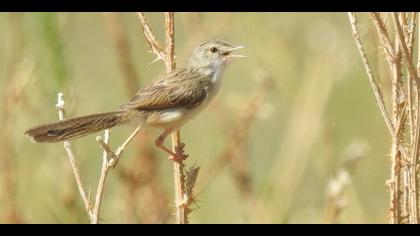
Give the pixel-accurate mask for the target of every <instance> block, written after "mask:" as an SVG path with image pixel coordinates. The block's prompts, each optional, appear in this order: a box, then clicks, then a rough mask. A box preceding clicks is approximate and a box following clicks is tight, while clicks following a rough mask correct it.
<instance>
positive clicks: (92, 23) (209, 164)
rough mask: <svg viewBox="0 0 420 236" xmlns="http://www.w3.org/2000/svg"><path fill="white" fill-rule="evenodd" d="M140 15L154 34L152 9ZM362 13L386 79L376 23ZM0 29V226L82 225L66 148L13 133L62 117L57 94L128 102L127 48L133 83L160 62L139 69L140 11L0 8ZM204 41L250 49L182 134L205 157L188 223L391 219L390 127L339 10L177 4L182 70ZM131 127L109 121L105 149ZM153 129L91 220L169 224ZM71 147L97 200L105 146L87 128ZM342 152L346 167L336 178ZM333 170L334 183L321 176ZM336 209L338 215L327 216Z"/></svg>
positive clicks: (168, 191)
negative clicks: (192, 8) (190, 9)
mask: <svg viewBox="0 0 420 236" xmlns="http://www.w3.org/2000/svg"><path fill="white" fill-rule="evenodd" d="M145 15H146V17H147V18H148V20H149V23H150V25H151V27H152V29H153V31H154V33H155V34H156V35H157V36H158V38H159V39H160V41H161V42H164V28H163V25H164V16H163V13H146V14H145ZM360 17H361V25H360V27H361V31H362V37H363V39H364V41H366V46H367V49H368V54H369V55H370V56H371V57H372V59H371V60H372V63H373V66H374V68H376V69H377V71H378V72H379V73H383V72H382V71H383V68H381V67H378V66H377V65H376V64H377V62H376V61H377V59H378V57H379V56H381V52H380V49H378V48H377V47H376V46H375V44H374V42H375V40H376V39H375V38H372V37H371V35H374V34H371V35H369V34H368V33H369V32H370V31H372V25H371V24H370V22H368V21H364V19H366V16H365V15H363V14H360ZM0 32H1V35H2V37H0V96H1V98H2V100H1V101H0V102H1V103H0V115H1V116H0V128H1V132H2V135H1V136H0V138H1V140H0V144H1V146H0V148H1V149H0V160H1V161H0V164H1V166H0V199H1V200H0V201H1V202H2V204H1V205H0V222H1V223H6V222H10V223H18V222H25V223H88V222H89V221H88V218H87V216H86V213H85V211H84V208H83V204H82V201H81V200H80V197H79V194H78V191H77V188H76V184H75V181H74V178H73V176H72V172H71V169H70V165H69V162H68V160H67V157H66V153H65V151H64V148H63V145H62V144H61V143H55V144H34V143H31V142H30V141H29V139H28V138H26V137H25V136H24V135H23V133H24V131H25V129H27V128H30V127H32V126H34V125H38V124H40V123H44V122H50V121H55V120H57V116H58V115H57V111H56V109H55V103H56V100H57V93H58V92H64V99H65V101H66V116H67V117H72V116H76V115H85V114H89V113H94V112H102V111H110V110H113V109H115V108H117V107H118V106H120V105H121V104H123V103H125V102H126V101H127V100H128V99H129V98H130V97H131V96H132V95H133V94H132V91H133V90H134V91H135V89H134V88H133V86H128V87H127V86H126V81H127V73H125V72H124V71H125V69H124V67H122V66H121V65H122V64H121V60H122V58H124V57H125V59H126V60H128V62H129V63H131V64H132V65H133V66H134V70H135V72H134V73H135V74H134V75H129V76H132V78H135V80H136V81H137V83H138V85H139V86H142V85H144V84H145V83H147V82H148V81H150V80H152V79H153V78H155V77H156V76H158V75H160V74H163V73H164V71H165V68H164V65H163V63H161V62H156V63H154V64H151V65H149V64H150V63H151V62H152V61H153V60H154V58H155V56H154V55H153V54H152V53H150V52H149V51H150V49H149V47H148V45H147V44H146V42H145V38H144V36H143V33H142V29H141V25H140V23H139V20H138V17H137V15H136V14H135V13H121V14H119V13H108V14H105V13H23V14H22V13H1V14H0ZM209 38H222V39H225V40H228V41H230V42H232V43H234V44H238V45H243V46H245V49H243V50H242V51H241V52H242V53H243V54H245V55H246V56H247V57H248V58H247V59H246V60H240V61H236V62H234V63H233V64H232V65H231V66H230V68H229V69H228V70H227V71H226V74H225V78H224V85H223V87H222V90H221V91H220V94H219V96H218V97H217V98H216V99H215V101H214V103H213V104H212V105H211V106H209V107H208V109H206V110H205V111H204V112H202V113H201V114H200V115H199V116H198V117H197V118H196V119H194V120H193V121H191V122H189V123H188V124H187V125H185V126H184V127H183V128H182V140H183V142H185V143H186V144H187V145H186V152H187V153H188V154H189V155H190V157H189V158H188V160H187V161H186V163H187V165H188V166H192V165H194V164H195V165H198V166H200V167H201V172H200V175H199V177H198V181H197V184H196V186H195V193H197V197H196V202H195V204H193V208H194V211H193V212H192V213H191V215H190V219H191V223H322V222H330V223H385V222H387V219H388V216H387V209H388V190H387V188H386V185H385V182H386V180H387V178H388V173H389V160H388V155H387V154H388V152H389V144H390V141H389V135H388V133H387V131H386V126H385V124H384V122H383V120H382V117H381V115H380V113H379V109H378V108H377V106H376V102H375V99H374V96H373V93H372V91H371V88H370V85H369V83H368V80H367V76H366V74H365V71H364V68H363V65H362V62H361V59H360V56H359V55H358V51H357V48H356V45H355V42H354V39H353V38H352V35H351V30H350V24H349V21H348V18H347V15H346V14H345V13H176V14H175V47H176V59H177V64H178V65H181V64H182V63H183V62H184V60H185V58H186V56H188V53H189V52H190V51H191V50H192V49H193V48H194V46H196V45H198V44H199V43H201V42H202V41H204V40H207V39H209ZM116 42H120V43H116ZM121 42H123V46H121ZM124 43H126V44H125V46H126V48H127V50H126V51H125V52H124V51H123V52H122V54H121V51H119V50H121V48H124ZM122 50H124V49H122ZM127 51H128V53H127ZM127 58H128V59H127ZM386 89H387V88H384V90H386ZM133 129H134V127H121V128H117V129H113V130H112V134H111V145H112V146H113V147H116V146H117V145H119V144H120V143H121V142H122V141H123V140H124V138H125V137H127V136H128V134H129V133H130V131H131V130H133ZM157 135H158V132H156V131H147V132H145V133H144V135H142V136H141V137H139V138H138V140H137V141H136V142H135V143H133V144H131V145H130V146H129V148H128V149H127V151H126V152H125V154H124V156H123V158H122V160H121V161H120V162H119V164H118V166H117V167H116V169H114V170H112V171H111V173H110V174H109V178H108V181H107V184H106V188H105V193H104V199H103V204H102V208H101V209H102V211H101V222H102V223H172V222H174V216H173V212H174V208H173V206H174V203H173V195H174V194H173V172H172V163H171V162H170V161H168V160H167V158H166V155H165V154H164V153H163V152H162V151H160V150H158V149H156V148H155V147H154V146H153V145H152V144H153V140H154V139H155V137H157ZM72 143H73V149H74V151H75V154H76V158H77V161H78V164H79V166H80V169H81V175H82V178H83V181H84V183H85V186H86V187H88V188H89V187H90V188H91V195H92V197H93V196H94V194H95V189H96V184H97V179H98V175H99V171H100V167H101V161H102V160H101V154H102V151H101V149H100V147H99V146H98V145H97V143H96V141H95V135H91V136H88V137H85V138H81V139H78V140H75V141H73V142H72ZM167 144H168V145H170V142H169V140H168V142H167ZM348 162H352V163H355V164H356V165H354V167H352V168H351V170H350V176H347V175H342V173H343V171H340V170H342V168H343V166H347V164H346V163H348ZM356 162H357V163H356ZM339 173H341V174H339ZM345 173H347V172H345ZM336 176H341V177H340V178H339V179H340V180H341V182H340V181H339V182H338V183H337V181H336V182H331V181H334V180H335V179H337V178H336ZM343 176H344V177H343ZM343 178H344V179H343ZM334 183H335V184H334ZM340 183H342V184H343V188H342V189H341V188H340ZM337 186H338V188H339V189H340V191H339V192H340V193H339V194H338V195H339V196H338V198H334V197H331V196H335V195H332V194H331V191H332V192H334V189H336V188H337ZM331 207H333V208H334V207H335V208H337V209H339V210H340V209H341V211H339V212H338V213H339V214H332V216H331V213H329V212H330V209H331Z"/></svg>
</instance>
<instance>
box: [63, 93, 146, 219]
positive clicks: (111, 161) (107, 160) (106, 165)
mask: <svg viewBox="0 0 420 236" xmlns="http://www.w3.org/2000/svg"><path fill="white" fill-rule="evenodd" d="M56 108H57V109H58V116H59V119H60V120H63V119H64V100H63V93H58V102H57V104H56ZM140 128H141V125H140V126H138V127H137V129H136V130H135V131H134V132H133V133H132V134H131V135H130V136H129V137H128V138H127V140H126V141H125V142H124V143H123V144H122V145H121V146H120V147H119V148H118V149H117V152H114V151H112V149H111V147H109V145H108V142H109V134H110V131H109V130H108V129H106V130H105V134H104V138H103V139H102V137H101V136H97V137H96V140H97V142H98V143H99V145H100V146H101V147H102V149H103V154H102V168H101V173H100V177H99V181H98V186H97V188H96V196H95V202H94V204H93V205H92V204H91V202H90V197H89V196H90V195H88V194H87V193H86V191H85V188H84V187H83V183H82V180H81V177H80V171H79V168H78V167H77V163H76V158H75V156H74V153H73V150H72V148H71V144H70V142H68V141H64V148H65V150H66V152H67V156H68V158H69V160H70V165H71V168H72V170H73V175H74V178H75V179H76V184H77V187H78V189H79V193H80V196H81V198H82V201H83V204H84V206H85V209H86V212H87V214H88V216H89V220H90V223H91V224H97V223H98V220H99V213H100V209H101V205H102V198H103V193H104V189H105V182H106V178H107V176H108V172H109V170H110V169H111V168H113V167H115V165H116V164H117V162H118V160H119V159H120V157H121V155H122V153H123V152H124V150H125V148H126V146H127V145H128V144H129V143H130V142H131V141H132V140H133V138H134V137H135V136H136V134H137V133H138V132H139V131H140Z"/></svg>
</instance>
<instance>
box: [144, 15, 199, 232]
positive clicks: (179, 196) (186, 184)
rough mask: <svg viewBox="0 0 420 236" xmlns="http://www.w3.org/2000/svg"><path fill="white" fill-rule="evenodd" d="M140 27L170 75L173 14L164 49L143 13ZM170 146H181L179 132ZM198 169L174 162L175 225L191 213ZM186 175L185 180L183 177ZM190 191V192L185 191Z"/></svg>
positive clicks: (168, 19) (167, 23) (168, 20)
mask: <svg viewBox="0 0 420 236" xmlns="http://www.w3.org/2000/svg"><path fill="white" fill-rule="evenodd" d="M137 15H138V17H139V20H140V23H141V25H142V29H143V34H144V35H145V37H146V39H147V40H146V41H147V43H148V44H149V46H150V47H151V49H152V52H153V53H154V54H155V55H156V59H155V60H154V61H157V60H163V62H164V63H165V66H166V72H167V73H170V72H171V71H173V70H174V69H175V53H174V52H175V37H174V13H173V12H167V13H165V35H166V38H165V48H164V47H162V46H161V44H160V43H159V41H158V40H157V38H156V36H155V35H154V34H153V32H152V29H151V28H150V26H149V23H148V22H147V20H146V18H145V16H144V14H143V13H140V12H139V13H137ZM172 146H173V150H174V152H177V150H178V149H180V147H181V146H182V143H181V138H180V132H179V130H177V131H176V132H174V133H173V135H172ZM198 172H199V168H198V167H193V168H192V169H191V170H190V171H184V163H183V161H182V160H177V161H174V186H175V206H176V223H178V224H187V223H188V215H189V213H190V212H191V210H190V208H189V206H190V204H191V203H192V202H193V195H192V188H193V187H194V185H195V181H196V179H197V175H198ZM185 175H187V178H186V177H185ZM188 189H190V191H187V190H188Z"/></svg>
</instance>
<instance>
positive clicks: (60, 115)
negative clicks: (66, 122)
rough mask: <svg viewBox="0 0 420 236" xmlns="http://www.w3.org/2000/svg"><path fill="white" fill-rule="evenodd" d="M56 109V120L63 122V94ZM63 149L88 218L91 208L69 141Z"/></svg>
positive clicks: (60, 94)
mask: <svg viewBox="0 0 420 236" xmlns="http://www.w3.org/2000/svg"><path fill="white" fill-rule="evenodd" d="M55 107H56V109H57V110H58V119H59V120H63V119H64V100H63V93H58V100H57V104H56V106H55ZM64 149H65V150H66V152H67V156H68V158H69V161H70V165H71V169H72V170H73V175H74V178H75V179H76V184H77V187H78V189H79V193H80V196H81V197H82V201H83V204H84V205H85V209H86V211H87V212H88V214H89V218H90V212H91V206H90V203H89V198H88V197H87V196H88V195H87V194H86V191H85V189H84V187H83V184H82V180H81V178H80V171H79V168H78V167H77V163H76V159H75V158H74V153H73V150H72V148H71V144H70V142H69V141H64Z"/></svg>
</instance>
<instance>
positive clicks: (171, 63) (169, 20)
mask: <svg viewBox="0 0 420 236" xmlns="http://www.w3.org/2000/svg"><path fill="white" fill-rule="evenodd" d="M165 34H166V60H165V62H166V63H165V65H166V72H167V73H170V72H172V71H173V70H174V69H175V66H176V64H175V58H174V55H175V37H174V36H175V35H174V13H173V12H166V13H165ZM180 146H181V133H180V131H179V130H177V131H175V132H174V133H173V134H172V147H173V150H174V152H175V153H176V150H177V147H180ZM174 186H175V207H176V213H175V214H176V223H177V224H187V223H188V213H187V208H186V205H185V201H184V195H185V175H184V163H183V161H182V160H179V161H174Z"/></svg>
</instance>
